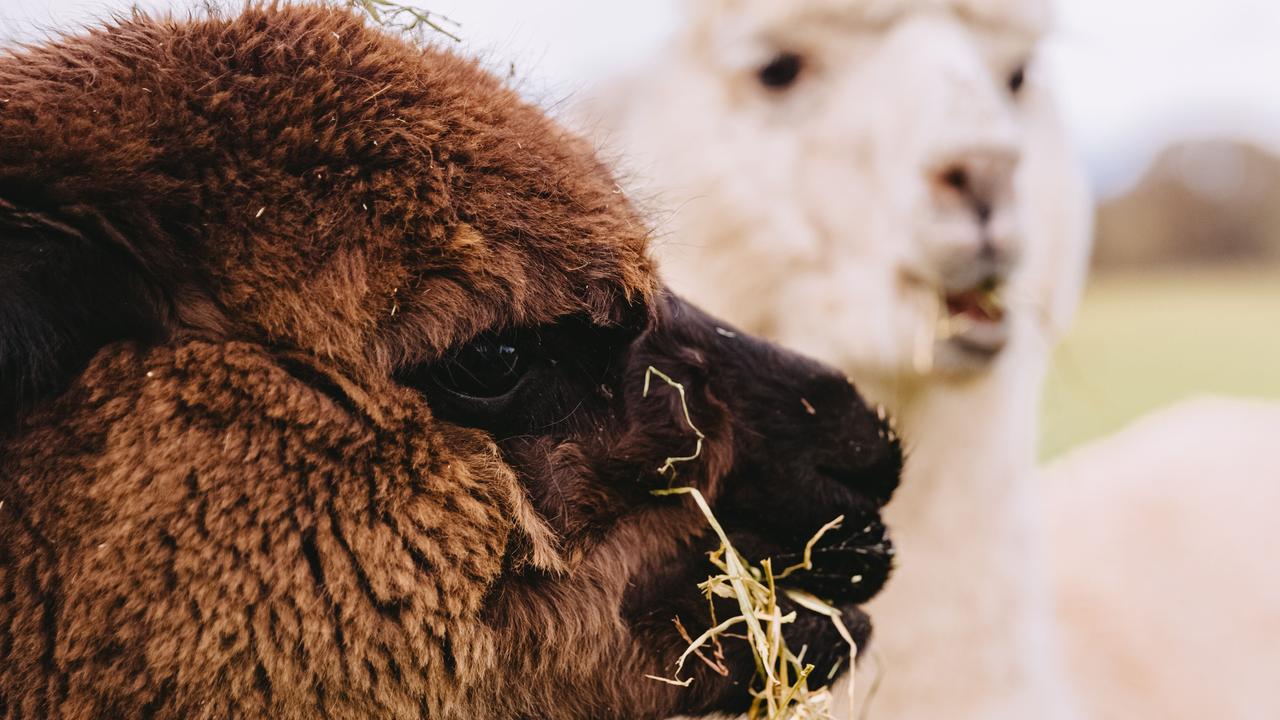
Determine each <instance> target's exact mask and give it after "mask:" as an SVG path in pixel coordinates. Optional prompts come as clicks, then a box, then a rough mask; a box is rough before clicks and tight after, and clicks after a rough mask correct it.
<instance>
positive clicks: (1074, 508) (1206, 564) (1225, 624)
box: [1043, 399, 1280, 720]
mask: <svg viewBox="0 0 1280 720" xmlns="http://www.w3.org/2000/svg"><path fill="white" fill-rule="evenodd" d="M1277 440H1280V403H1263V402H1253V401H1243V400H1225V399H1200V400H1194V401H1189V402H1185V403H1182V404H1180V405H1178V406H1175V407H1172V408H1167V409H1164V410H1161V411H1158V412H1156V413H1153V414H1151V415H1150V416H1148V417H1146V418H1143V419H1141V420H1139V421H1138V422H1135V423H1134V424H1133V425H1132V426H1130V427H1129V428H1126V429H1125V430H1124V431H1122V432H1120V433H1117V434H1116V435H1114V436H1112V437H1109V438H1106V439H1105V440H1101V441H1098V442H1096V443H1093V444H1091V445H1089V446H1087V447H1084V448H1081V449H1079V450H1076V451H1074V452H1072V453H1071V454H1069V455H1068V456H1067V457H1065V458H1063V459H1062V460H1061V461H1059V462H1057V463H1054V464H1053V465H1052V466H1051V467H1050V468H1048V469H1047V471H1046V478H1045V480H1046V482H1045V493H1044V498H1043V499H1044V501H1045V508H1046V512H1045V517H1046V518H1047V519H1048V521H1049V522H1050V528H1049V531H1050V532H1049V536H1050V543H1049V549H1050V558H1051V561H1052V564H1053V566H1054V585H1055V587H1054V596H1055V597H1056V598H1057V603H1058V608H1059V613H1060V616H1061V620H1062V625H1063V627H1064V628H1068V629H1072V628H1074V629H1075V630H1076V631H1075V632H1071V631H1067V632H1064V633H1063V634H1062V638H1063V646H1064V648H1065V650H1066V651H1067V652H1066V657H1067V662H1068V667H1069V668H1070V671H1071V676H1072V677H1073V678H1074V679H1075V680H1076V681H1077V688H1078V691H1079V699H1080V706H1081V708H1082V709H1083V710H1085V711H1086V712H1087V716H1088V717H1090V718H1096V720H1128V719H1130V718H1160V720H1200V719H1201V718H1223V719H1227V718H1230V719H1235V720H1253V719H1255V718H1256V719H1258V720H1262V719H1263V718H1267V719H1270V718H1277V717H1280V692H1277V691H1276V670H1277V669H1278V668H1280V642H1277V640H1278V639H1280V570H1278V569H1277V558H1280V531H1278V530H1277V526H1276V521H1275V516H1276V512H1277V509H1280V452H1277V451H1276V450H1277V449H1276V442H1277Z"/></svg>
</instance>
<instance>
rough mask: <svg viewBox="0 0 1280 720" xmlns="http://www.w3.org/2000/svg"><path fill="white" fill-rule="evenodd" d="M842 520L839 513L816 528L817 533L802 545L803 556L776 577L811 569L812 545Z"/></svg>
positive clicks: (838, 525) (779, 577)
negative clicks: (833, 518)
mask: <svg viewBox="0 0 1280 720" xmlns="http://www.w3.org/2000/svg"><path fill="white" fill-rule="evenodd" d="M843 522H844V516H843V515H841V516H840V517H838V518H836V519H835V520H832V521H831V522H829V523H827V524H826V525H823V526H822V527H821V528H819V529H818V534H817V535H814V536H813V537H812V538H810V539H809V542H807V543H805V546H804V557H803V559H802V560H801V561H800V562H798V563H796V564H795V565H792V566H790V567H788V568H787V569H785V570H783V571H782V574H781V575H779V576H778V579H779V580H783V579H785V578H787V577H788V576H790V575H791V573H793V572H797V571H800V570H812V569H813V548H814V546H815V545H817V544H818V541H819V540H821V539H822V536H823V535H826V534H827V533H829V532H831V531H832V530H835V529H837V528H839V527H840V525H841V523H843Z"/></svg>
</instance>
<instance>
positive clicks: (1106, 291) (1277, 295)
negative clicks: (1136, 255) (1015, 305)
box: [1041, 268, 1280, 459]
mask: <svg viewBox="0 0 1280 720" xmlns="http://www.w3.org/2000/svg"><path fill="white" fill-rule="evenodd" d="M1205 393H1214V394H1222V395H1233V396H1243V397H1264V398H1275V399H1280V269H1276V268H1268V269H1265V270H1231V271H1225V270H1180V271H1177V272H1172V271H1163V272H1159V273H1144V274H1141V275H1131V274H1125V275H1118V274H1112V275H1103V276H1099V277H1096V278H1095V279H1094V280H1093V282H1092V283H1091V285H1090V288H1089V290H1088V291H1087V292H1086V294H1085V301H1084V305H1083V307H1082V309H1081V312H1080V315H1079V317H1078V318H1077V321H1076V327H1075V329H1074V330H1073V331H1072V334H1071V336H1070V337H1069V338H1068V339H1067V341H1066V342H1065V343H1064V344H1063V346H1062V348H1061V349H1060V351H1059V352H1058V356H1057V358H1056V359H1055V362H1054V366H1053V368H1052V369H1051V370H1050V373H1049V378H1048V383H1047V387H1046V389H1045V396H1044V404H1043V410H1042V413H1043V424H1042V433H1043V435H1042V439H1041V457H1043V458H1046V459H1048V458H1053V457H1056V456H1058V455H1061V454H1062V453H1063V452H1065V451H1067V450H1069V449H1071V448H1073V447H1076V446H1077V445H1080V444H1081V443H1084V442H1087V441H1089V440H1093V439H1096V438H1098V437H1101V436H1104V435H1108V434H1110V433H1112V432H1114V431H1116V430H1119V429H1120V428H1122V427H1124V426H1125V425H1126V424H1128V423H1129V422H1130V421H1131V420H1133V419H1135V418H1137V417H1138V416H1140V415H1142V414H1144V413H1146V412H1148V411H1150V410H1154V409H1155V408H1158V407H1161V406H1164V405H1168V404H1170V403H1172V402H1175V401H1177V400H1180V399H1183V398H1187V397H1191V396H1194V395H1199V394H1205ZM1277 430H1278V431H1277V441H1278V442H1280V429H1277Z"/></svg>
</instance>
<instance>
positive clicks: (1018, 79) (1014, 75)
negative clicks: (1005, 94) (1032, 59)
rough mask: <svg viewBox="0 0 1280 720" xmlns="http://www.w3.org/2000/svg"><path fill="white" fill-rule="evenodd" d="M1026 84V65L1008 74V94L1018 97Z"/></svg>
mask: <svg viewBox="0 0 1280 720" xmlns="http://www.w3.org/2000/svg"><path fill="white" fill-rule="evenodd" d="M1026 84H1027V64H1026V63H1023V64H1021V65H1019V66H1018V67H1016V68H1014V70H1013V72H1011V73H1009V92H1011V93H1013V94H1014V95H1018V94H1019V93H1021V92H1022V88H1023V87H1024V86H1025V85H1026Z"/></svg>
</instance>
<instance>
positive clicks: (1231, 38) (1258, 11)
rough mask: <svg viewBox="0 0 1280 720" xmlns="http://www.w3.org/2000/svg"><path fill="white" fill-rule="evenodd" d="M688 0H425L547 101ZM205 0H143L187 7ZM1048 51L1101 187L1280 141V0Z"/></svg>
mask: <svg viewBox="0 0 1280 720" xmlns="http://www.w3.org/2000/svg"><path fill="white" fill-rule="evenodd" d="M688 1H689V0H647V1H646V2H619V1H617V0H612V1H610V0H431V1H430V2H427V1H426V0H422V1H421V2H419V3H418V4H420V5H422V6H424V7H429V8H432V9H436V10H439V11H441V12H443V13H445V14H447V15H449V16H450V17H452V18H453V19H455V20H457V21H459V22H460V23H461V27H460V28H458V30H457V32H458V33H459V34H460V35H461V36H462V37H463V38H464V40H465V44H466V45H467V47H469V48H471V49H472V50H475V51H477V52H481V53H483V54H484V55H486V56H487V57H488V58H490V59H491V61H493V62H494V63H495V64H501V65H502V66H504V67H505V66H506V65H507V64H508V63H509V62H514V63H515V64H516V69H517V72H518V74H519V76H521V77H522V78H524V84H523V89H524V90H525V91H526V92H527V93H529V94H530V95H531V96H533V97H535V98H536V99H538V100H540V101H542V102H548V103H550V102H554V101H556V100H560V99H563V98H566V97H569V96H572V95H573V94H575V93H580V92H583V91H585V90H586V89H587V88H589V87H590V85H591V83H592V82H593V81H596V80H598V79H600V78H603V77H606V76H607V75H609V74H610V73H614V72H618V71H620V70H622V69H624V68H626V67H627V66H629V65H632V64H636V63H638V62H640V61H642V60H643V58H644V57H646V56H647V55H648V54H651V53H653V52H657V51H658V49H660V48H661V46H662V43H663V41H664V40H665V39H666V37H667V36H668V35H669V33H671V32H672V31H673V28H674V27H675V26H676V24H677V22H678V21H679V17H680V7H681V5H682V3H684V2H688ZM196 2H197V0H187V1H186V2H184V1H183V0H142V2H139V4H141V5H143V6H148V7H154V6H161V5H169V6H177V7H185V6H188V5H195V4H196ZM130 4H132V3H130V2H129V1H128V0H0V38H15V37H19V38H30V37H33V36H37V35H38V34H39V32H40V31H41V29H42V28H49V27H67V26H70V25H74V24H76V23H78V22H82V21H84V20H86V19H88V18H92V17H94V16H101V15H103V14H105V13H106V12H108V11H109V10H111V9H121V8H127V7H129V5H130ZM1058 4H1059V6H1060V7H1059V16H1060V25H1061V31H1060V33H1059V35H1058V37H1057V38H1056V39H1055V40H1054V41H1053V42H1052V43H1051V45H1050V48H1049V54H1048V57H1049V60H1050V63H1051V68H1052V72H1053V74H1054V75H1055V76H1056V78H1057V82H1058V83H1059V85H1060V87H1061V89H1062V95H1063V100H1064V105H1065V110H1066V112H1067V114H1068V120H1069V124H1070V127H1071V128H1072V130H1073V132H1074V133H1075V135H1076V137H1077V139H1078V144H1079V145H1080V147H1081V151H1082V153H1083V154H1084V156H1085V158H1086V160H1087V161H1088V163H1089V166H1090V168H1091V172H1092V174H1093V175H1094V178H1095V182H1096V184H1097V185H1098V186H1099V187H1100V189H1101V190H1102V191H1104V192H1108V191H1115V190H1117V189H1120V188H1122V187H1123V186H1124V185H1125V184H1126V183H1127V182H1131V181H1132V180H1133V179H1134V178H1135V177H1136V176H1137V174H1138V173H1140V172H1141V170H1142V169H1143V167H1144V166H1145V164H1146V162H1147V161H1148V160H1149V159H1150V156H1151V155H1152V154H1153V153H1154V152H1155V151H1157V150H1158V149H1159V148H1160V147H1161V146H1163V145H1164V144H1165V143H1166V142H1168V141H1169V140H1171V139H1176V138H1178V137H1184V136H1188V135H1191V136H1194V135H1197V134H1220V133H1228V134H1234V135H1241V136H1244V137H1248V138H1252V139H1255V140H1257V141H1260V142H1264V143H1268V144H1270V145H1272V146H1273V147H1276V148H1278V149H1280V1H1278V0H1058Z"/></svg>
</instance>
